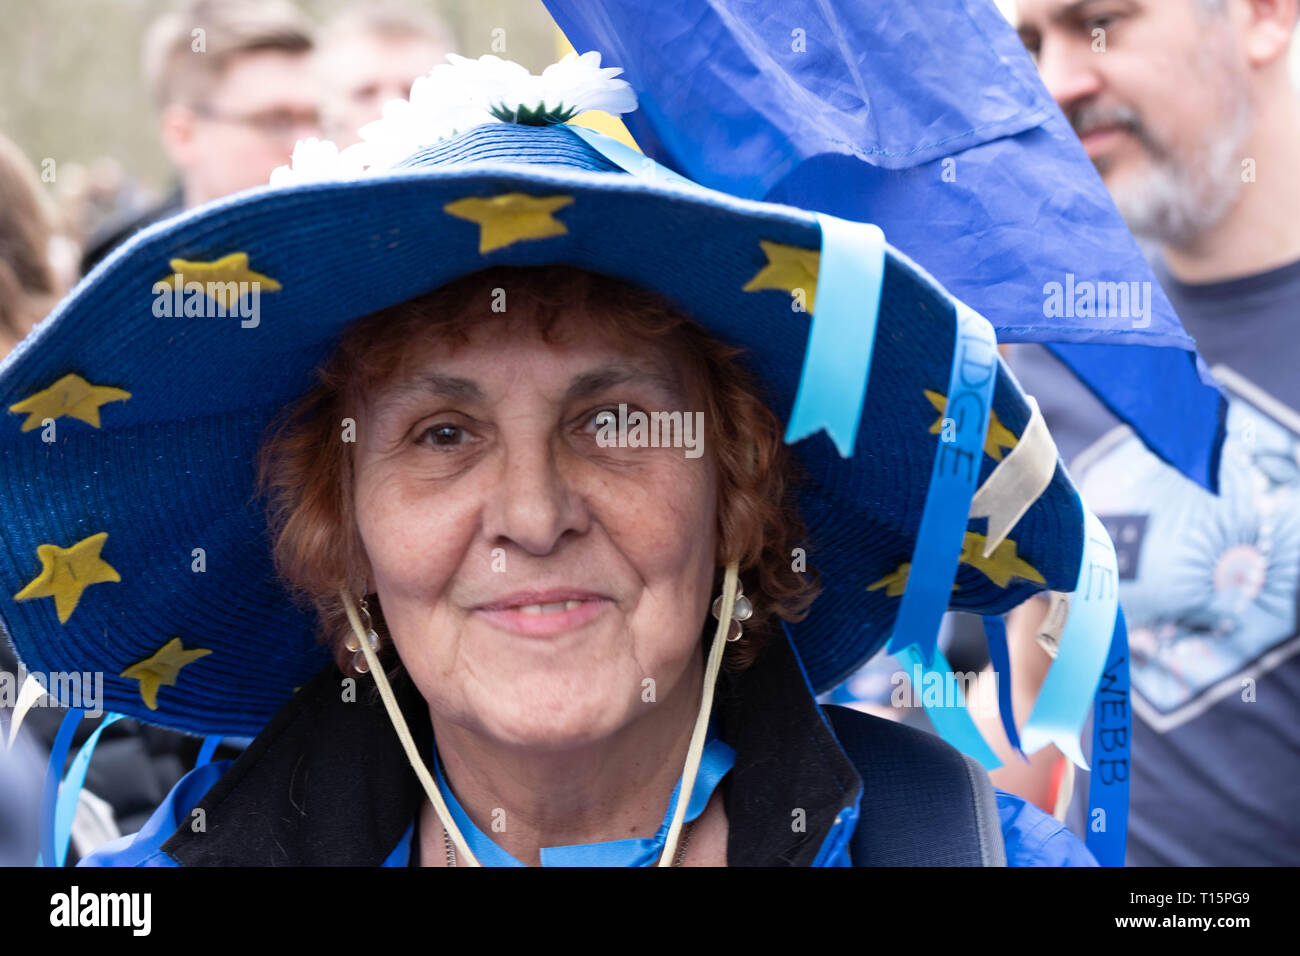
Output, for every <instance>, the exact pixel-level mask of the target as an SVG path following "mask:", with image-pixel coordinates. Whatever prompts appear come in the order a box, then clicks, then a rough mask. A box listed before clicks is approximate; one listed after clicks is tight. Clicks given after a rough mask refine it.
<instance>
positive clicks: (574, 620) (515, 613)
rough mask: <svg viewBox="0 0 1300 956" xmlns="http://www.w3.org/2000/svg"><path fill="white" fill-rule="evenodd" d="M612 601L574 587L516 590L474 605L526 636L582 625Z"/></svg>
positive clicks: (496, 623) (485, 615)
mask: <svg viewBox="0 0 1300 956" xmlns="http://www.w3.org/2000/svg"><path fill="white" fill-rule="evenodd" d="M612 604H613V601H611V600H610V599H609V598H607V597H605V596H604V595H601V594H594V593H592V592H590V591H577V590H572V589H553V590H549V591H516V592H515V593H513V594H508V595H506V596H505V597H502V598H499V599H497V600H494V601H489V602H487V603H485V604H480V605H478V606H477V607H475V608H474V613H475V614H477V615H480V616H482V617H483V618H484V619H485V620H486V621H487V622H488V623H489V624H492V625H493V626H495V627H497V628H500V629H501V630H504V631H508V632H510V633H511V634H518V635H521V636H523V637H554V636H556V635H559V634H564V633H567V632H569V631H572V630H575V629H577V628H579V627H582V626H583V625H584V624H587V623H588V622H590V621H592V620H593V619H595V618H596V617H597V616H599V615H600V614H601V612H603V611H604V610H605V609H606V608H607V607H609V606H611V605H612Z"/></svg>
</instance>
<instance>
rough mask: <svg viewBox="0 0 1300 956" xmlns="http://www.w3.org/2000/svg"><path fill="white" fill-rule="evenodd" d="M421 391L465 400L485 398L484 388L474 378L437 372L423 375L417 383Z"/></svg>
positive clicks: (471, 400)
mask: <svg viewBox="0 0 1300 956" xmlns="http://www.w3.org/2000/svg"><path fill="white" fill-rule="evenodd" d="M417 387H418V389H419V391H420V392H421V393H423V394H426V395H433V396H436V397H438V398H450V399H454V400H458V401H463V402H477V401H482V400H483V390H482V389H481V388H479V387H478V383H477V382H475V381H474V380H473V379H469V378H459V377H457V376H455V375H440V374H438V373H436V372H433V373H430V374H428V375H425V376H423V377H422V378H421V379H420V380H419V383H418V385H417Z"/></svg>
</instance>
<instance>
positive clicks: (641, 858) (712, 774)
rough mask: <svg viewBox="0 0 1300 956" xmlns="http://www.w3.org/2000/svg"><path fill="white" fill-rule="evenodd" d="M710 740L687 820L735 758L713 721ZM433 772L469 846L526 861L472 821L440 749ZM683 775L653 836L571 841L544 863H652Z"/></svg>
mask: <svg viewBox="0 0 1300 956" xmlns="http://www.w3.org/2000/svg"><path fill="white" fill-rule="evenodd" d="M709 731H710V739H709V741H708V743H706V744H705V746H704V753H703V754H702V755H701V758H700V769H699V772H698V774H697V775H696V777H695V786H694V788H693V789H692V790H691V799H690V802H689V803H687V804H686V817H685V821H684V822H687V823H689V822H690V821H692V820H694V819H695V818H696V817H698V816H699V815H700V814H701V813H703V812H704V808H705V807H706V806H708V803H709V799H710V798H711V797H712V796H713V791H714V790H715V789H716V788H717V786H718V783H719V782H721V780H722V778H723V777H725V776H726V775H727V772H728V771H729V770H731V768H732V766H733V765H734V764H735V762H736V752H735V750H733V749H732V748H731V747H730V745H728V744H727V743H725V742H724V741H723V740H721V739H719V738H718V737H716V736H714V726H713V722H710V727H709ZM433 772H434V775H435V777H436V779H437V781H438V790H439V791H440V792H441V793H442V797H443V799H444V800H445V801H446V802H447V809H449V810H450V811H451V816H452V819H453V820H455V821H456V826H458V827H459V828H460V832H461V835H462V836H464V837H465V841H466V842H467V843H468V844H469V848H470V850H471V851H472V852H473V853H474V855H475V856H476V857H478V861H479V862H480V863H481V864H482V865H483V866H525V865H526V864H524V863H521V862H520V861H519V860H517V859H515V858H514V857H513V856H511V855H510V854H509V853H507V852H506V851H505V850H503V849H501V847H499V846H498V845H497V844H496V843H495V842H494V841H493V840H492V839H491V838H490V837H489V836H488V835H487V834H485V833H484V832H483V831H482V830H480V829H479V828H478V827H476V826H475V825H474V821H472V820H471V819H470V818H469V815H468V814H467V813H466V812H465V810H464V808H462V807H461V805H460V802H459V801H458V800H457V799H456V797H455V795H454V794H453V793H452V792H451V788H450V787H449V786H447V781H446V780H445V779H444V778H443V775H442V766H441V764H440V763H439V761H438V749H437V747H436V746H435V747H434V751H433ZM681 786H682V783H681V780H680V779H679V780H678V781H677V786H676V787H674V788H673V795H672V799H671V800H670V801H669V802H668V812H667V813H665V814H664V820H663V823H662V824H661V825H660V827H659V830H658V831H657V832H656V833H655V835H654V836H653V837H651V838H649V839H644V838H635V837H634V838H632V839H627V840H609V841H606V842H604V843H578V844H574V845H572V846H550V847H542V849H541V853H540V855H541V861H542V866H653V865H655V864H656V863H657V862H658V860H659V856H660V854H661V853H662V851H663V848H664V843H665V842H666V840H667V839H668V828H669V825H670V824H671V822H672V817H673V811H674V810H675V809H676V808H677V798H678V794H679V793H680V791H681Z"/></svg>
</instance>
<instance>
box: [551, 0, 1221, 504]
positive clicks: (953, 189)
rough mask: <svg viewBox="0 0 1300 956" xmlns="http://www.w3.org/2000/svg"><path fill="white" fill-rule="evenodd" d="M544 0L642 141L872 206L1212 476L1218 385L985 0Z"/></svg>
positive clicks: (819, 200) (721, 176) (981, 302)
mask: <svg viewBox="0 0 1300 956" xmlns="http://www.w3.org/2000/svg"><path fill="white" fill-rule="evenodd" d="M545 2H546V6H547V7H548V9H549V10H550V12H551V14H552V15H553V16H554V17H555V20H556V22H557V23H558V24H559V25H560V28H561V29H562V30H563V31H564V32H565V34H566V35H567V37H568V38H569V40H570V42H572V43H573V44H574V46H575V47H576V48H577V49H578V50H579V51H585V50H600V51H601V52H602V53H603V54H604V65H606V66H618V67H622V68H623V70H624V71H625V73H624V76H625V78H626V79H627V80H628V81H629V82H630V83H631V84H632V86H633V88H634V89H635V90H636V92H637V96H638V99H639V101H640V107H639V108H638V109H637V110H636V111H635V112H633V113H631V114H629V115H627V116H625V117H624V120H625V122H626V123H627V126H628V129H629V131H630V132H631V133H632V135H633V136H634V137H635V138H636V141H637V143H638V144H639V145H640V146H641V148H642V149H643V150H645V152H646V153H647V154H648V155H650V156H651V157H653V158H654V159H657V160H658V161H660V162H661V163H664V164H665V165H667V166H669V167H671V168H673V169H675V170H677V171H678V172H680V173H682V174H683V175H685V176H687V177H689V178H691V179H693V180H695V181H696V182H699V183H702V184H704V185H706V186H710V187H713V188H715V189H720V190H724V191H726V192H730V193H732V194H735V195H738V196H743V197H745V198H749V199H764V200H769V201H772V202H783V203H789V204H791V205H795V206H800V207H802V208H805V209H811V210H815V211H817V212H823V213H828V214H830V215H834V216H839V217H841V218H845V219H854V220H860V221H866V222H872V223H875V224H876V225H878V226H880V227H881V229H883V230H884V233H885V238H886V239H887V240H888V241H889V242H890V243H891V244H892V245H894V246H895V247H897V248H898V249H900V250H902V251H903V252H905V253H906V254H907V255H909V256H911V257H912V258H913V259H915V260H916V261H917V262H919V263H920V264H921V265H922V266H923V267H924V268H926V269H927V270H928V271H929V272H930V273H931V274H932V275H934V277H935V278H936V279H938V280H939V281H940V282H941V283H943V285H944V286H945V287H946V288H947V289H948V290H949V291H950V292H952V294H953V295H954V296H956V297H957V298H959V299H961V300H963V301H964V302H966V303H967V304H969V305H970V306H971V307H972V308H974V309H975V310H976V311H978V312H979V313H981V314H982V315H984V316H985V317H986V318H987V319H988V320H989V321H990V322H991V323H992V324H993V327H994V329H995V330H996V332H997V336H998V339H999V341H1002V342H1042V343H1046V344H1047V346H1048V348H1049V349H1051V350H1052V351H1053V352H1054V353H1056V355H1058V356H1059V357H1060V358H1061V359H1062V360H1063V361H1064V362H1065V363H1066V364H1067V365H1068V366H1069V367H1070V368H1071V369H1073V370H1074V372H1075V373H1076V374H1077V375H1078V376H1079V377H1080V379H1082V380H1083V382H1084V383H1085V384H1087V385H1088V386H1089V388H1091V389H1092V391H1093V392H1094V393H1095V394H1096V395H1097V397H1098V398H1100V399H1101V401H1102V402H1103V403H1104V404H1105V405H1106V406H1107V407H1109V408H1110V409H1111V411H1113V412H1114V413H1115V414H1116V415H1117V416H1118V417H1119V418H1121V419H1122V420H1124V421H1126V422H1127V423H1128V424H1129V425H1131V426H1132V427H1133V429H1134V430H1135V431H1136V432H1137V433H1138V434H1139V435H1140V436H1141V437H1142V439H1143V440H1144V441H1145V442H1146V444H1147V445H1148V447H1150V448H1151V450H1152V451H1153V452H1155V454H1157V455H1159V456H1160V457H1161V458H1163V459H1164V460H1165V461H1167V462H1168V463H1169V464H1171V465H1172V466H1174V467H1175V468H1177V469H1178V470H1180V471H1181V472H1182V473H1183V474H1185V475H1187V476H1188V477H1189V478H1191V479H1192V480H1193V481H1196V482H1198V483H1199V484H1201V485H1202V486H1204V487H1206V488H1209V489H1210V490H1211V491H1217V488H1218V475H1217V472H1218V460H1219V449H1220V448H1221V446H1222V442H1223V423H1224V417H1225V412H1226V404H1225V402H1224V399H1223V397H1222V395H1221V394H1220V392H1219V390H1218V387H1217V385H1216V384H1215V383H1214V380H1213V378H1212V377H1211V376H1210V373H1209V370H1208V369H1207V368H1206V367H1205V365H1204V363H1203V362H1202V361H1201V360H1200V357H1199V356H1198V355H1197V354H1196V351H1195V347H1194V345H1193V343H1192V340H1191V339H1190V338H1189V337H1188V335H1187V333H1186V332H1184V331H1183V328H1182V325H1181V323H1180V322H1179V321H1178V316H1177V315H1176V314H1175V313H1174V310H1173V307H1172V306H1171V305H1170V304H1169V301H1168V299H1166V298H1165V295H1164V292H1163V291H1162V290H1161V288H1160V285H1159V283H1158V282H1157V281H1156V279H1155V277H1154V275H1153V274H1152V272H1151V270H1150V267H1149V266H1148V265H1147V263H1146V260H1145V259H1144V258H1143V257H1142V253H1141V252H1140V250H1139V249H1138V247H1137V244H1136V243H1135V242H1134V241H1133V237H1132V235H1131V234H1130V233H1129V231H1128V228H1127V227H1126V226H1125V224H1124V221H1123V220H1122V219H1121V218H1120V215H1119V213H1118V211H1117V210H1116V209H1115V206H1114V203H1113V202H1112V201H1111V198H1110V195H1109V193H1107V191H1106V187H1105V185H1104V184H1103V183H1102V181H1101V178H1100V177H1099V176H1098V175H1097V173H1096V171H1095V170H1094V168H1093V166H1092V163H1091V162H1090V161H1089V159H1088V157H1087V154H1086V153H1085V152H1084V151H1083V147H1082V146H1081V145H1080V144H1079V141H1078V139H1077V138H1076V137H1075V135H1074V132H1073V131H1072V130H1071V128H1070V125H1069V123H1068V121H1067V120H1066V119H1065V117H1064V116H1063V115H1062V113H1061V111H1060V109H1059V108H1058V107H1057V106H1056V104H1055V103H1054V102H1053V101H1052V99H1051V97H1050V95H1049V94H1048V93H1047V90H1046V89H1045V88H1044V87H1043V85H1042V83H1041V81H1040V80H1039V78H1038V75H1037V72H1036V70H1035V68H1034V64H1033V62H1032V60H1031V59H1030V58H1029V55H1028V54H1027V53H1026V52H1025V50H1024V48H1023V46H1022V45H1021V43H1020V39H1019V37H1018V36H1017V35H1016V33H1015V31H1014V30H1013V29H1012V28H1011V25H1010V24H1009V23H1007V22H1006V20H1005V19H1004V18H1003V17H1002V15H1001V14H1000V13H999V12H998V11H997V9H996V8H995V7H994V6H993V4H992V2H991V0H927V2H925V3H915V2H910V0H871V2H867V0H857V2H852V0H655V2H654V3H647V2H645V0H601V2H600V3H591V2H589V0H545ZM1118 346H1122V347H1118Z"/></svg>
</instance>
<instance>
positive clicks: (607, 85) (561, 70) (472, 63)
mask: <svg viewBox="0 0 1300 956" xmlns="http://www.w3.org/2000/svg"><path fill="white" fill-rule="evenodd" d="M447 61H448V62H446V63H440V64H438V65H437V66H435V67H434V68H433V69H431V70H430V71H429V72H428V73H427V74H426V75H425V76H421V77H419V78H418V79H417V80H416V81H415V82H414V83H413V84H412V85H411V94H410V97H409V99H405V100H401V99H397V100H389V101H388V102H387V103H385V104H384V108H383V113H382V115H381V116H380V118H379V119H377V120H375V121H374V122H373V123H367V124H366V125H365V126H363V127H361V129H360V130H358V131H357V134H358V135H359V136H360V137H361V142H359V143H356V144H354V145H352V146H349V147H348V148H347V149H345V150H342V151H340V150H339V149H338V147H337V146H335V145H334V143H332V142H330V141H328V140H317V139H308V140H300V141H299V143H298V145H297V146H295V147H294V150H293V157H292V162H291V163H290V165H288V166H280V167H279V168H277V169H276V170H275V171H274V172H273V173H272V174H271V185H272V186H283V185H290V184H293V183H303V182H322V181H327V180H340V179H355V178H357V177H358V176H362V175H365V174H367V173H375V172H379V171H382V170H386V169H392V168H393V167H394V166H396V165H397V164H398V163H399V162H401V161H402V160H404V159H406V158H407V157H408V156H410V155H411V154H412V153H414V152H416V151H417V150H419V149H423V148H424V147H426V146H431V145H433V144H434V143H436V142H438V141H439V140H443V139H447V138H448V137H451V136H454V135H456V134H457V133H463V132H465V131H466V130H468V129H473V128H474V127H476V126H482V125H483V124H485V123H497V122H506V123H519V124H523V125H527V126H549V125H553V124H556V123H564V122H567V121H568V120H570V119H572V118H573V117H574V116H576V115H577V114H578V113H581V112H583V111H585V110H593V109H594V110H604V111H606V112H608V113H615V114H621V113H629V112H631V111H632V110H634V109H636V93H635V92H634V91H633V90H632V87H631V86H630V85H629V84H628V83H627V81H626V80H619V79H615V77H617V76H618V74H620V73H622V72H623V71H622V70H621V69H618V68H616V67H604V68H602V67H601V65H600V53H599V52H597V51H595V50H592V51H590V52H587V53H584V54H582V55H581V56H578V54H576V53H570V54H569V55H568V56H566V57H565V58H564V59H562V60H560V62H558V63H553V64H551V65H550V66H548V67H547V68H546V69H545V70H543V71H542V74H541V76H534V75H533V74H531V73H529V72H528V70H526V69H525V68H524V67H523V66H521V65H520V64H518V63H514V62H512V61H510V60H503V59H501V58H500V57H497V56H493V55H491V54H488V55H486V56H481V57H479V58H478V59H477V60H471V59H469V58H468V57H463V56H457V55H456V54H454V53H448V54H447Z"/></svg>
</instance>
